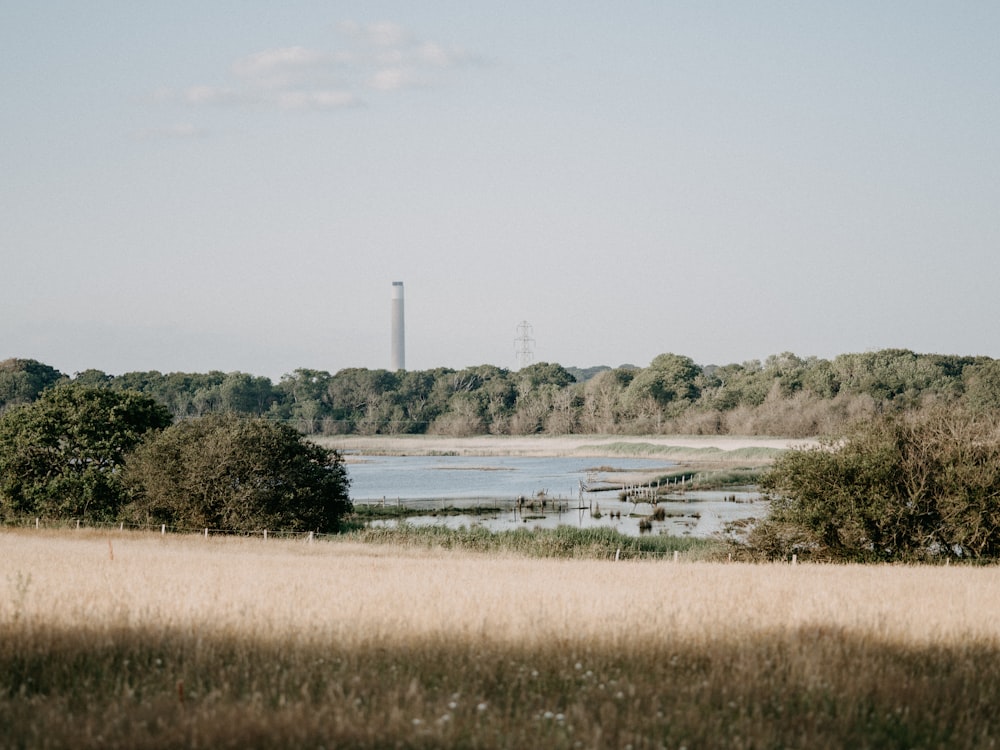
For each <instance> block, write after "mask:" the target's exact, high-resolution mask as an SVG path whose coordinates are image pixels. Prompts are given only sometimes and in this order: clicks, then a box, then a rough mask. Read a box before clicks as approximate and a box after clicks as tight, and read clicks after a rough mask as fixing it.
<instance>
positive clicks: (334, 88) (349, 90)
mask: <svg viewBox="0 0 1000 750" xmlns="http://www.w3.org/2000/svg"><path fill="white" fill-rule="evenodd" d="M474 62H475V58H474V57H473V56H472V55H469V54H468V53H466V52H464V51H462V50H459V49H455V48H450V47H446V46H444V45H442V44H439V43H437V42H433V41H428V40H426V39H421V38H419V37H417V36H415V35H414V34H412V33H410V32H409V31H408V30H406V29H405V28H403V27H402V26H400V25H399V24H395V23H389V22H381V23H369V24H360V23H356V22H354V21H344V22H341V23H339V24H337V25H336V27H335V28H334V30H333V33H332V35H331V39H330V45H329V46H328V47H321V48H310V47H303V46H291V47H276V48H272V49H265V50H261V51H259V52H255V53H253V54H249V55H247V56H246V57H242V58H240V59H238V60H236V61H234V62H233V63H232V64H231V65H230V66H229V69H228V70H227V71H222V72H220V73H221V75H220V78H221V79H222V83H219V84H210V83H194V84H192V85H190V86H187V87H184V88H179V89H161V90H159V91H157V92H156V93H155V98H156V99H157V100H159V101H164V102H173V103H180V104H185V105H189V106H192V107H203V106H209V105H226V106H239V107H255V108H259V109H271V110H327V111H329V110H339V109H344V108H347V107H356V106H359V105H361V104H364V103H365V102H366V92H379V93H387V92H393V91H399V90H402V89H413V88H422V87H429V86H435V85H439V84H440V83H441V81H442V76H443V75H444V74H445V71H447V70H449V69H453V68H458V67H461V66H465V65H469V64H471V63H474Z"/></svg>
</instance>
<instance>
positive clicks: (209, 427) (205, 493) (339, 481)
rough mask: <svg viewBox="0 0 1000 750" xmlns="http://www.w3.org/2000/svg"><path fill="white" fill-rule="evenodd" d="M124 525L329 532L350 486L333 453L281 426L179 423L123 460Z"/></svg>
mask: <svg viewBox="0 0 1000 750" xmlns="http://www.w3.org/2000/svg"><path fill="white" fill-rule="evenodd" d="M125 481H126V484H127V486H128V487H129V489H130V491H131V493H132V495H133V499H132V502H131V503H130V504H129V506H128V507H127V508H126V514H127V516H128V518H129V520H131V521H133V522H137V523H140V524H161V523H162V524H168V525H171V526H179V527H182V528H215V529H225V530H229V531H252V530H259V529H267V528H271V529H283V530H290V531H336V530H337V529H338V528H339V525H340V519H341V518H342V517H343V515H344V514H345V513H347V512H348V511H350V509H351V503H350V500H349V498H348V486H349V484H350V480H349V479H348V477H347V470H346V468H345V466H344V463H343V459H342V458H341V456H340V454H339V453H338V452H336V451H333V450H330V449H327V448H323V447H320V446H319V445H316V444H315V443H312V442H309V441H307V440H306V439H305V438H304V437H303V436H302V435H301V434H299V433H298V432H297V431H296V430H294V429H292V428H291V427H288V426H287V425H283V424H277V423H275V422H270V421H268V420H266V419H260V418H255V419H247V418H241V417H239V416H236V415H232V414H216V415H210V416H207V417H202V418H200V419H191V420H186V421H183V422H179V423H177V424H175V425H174V426H172V427H170V428H169V429H167V430H165V431H164V432H163V433H161V434H160V435H157V436H156V437H155V438H154V439H152V440H150V441H149V442H148V443H146V444H144V445H143V446H141V447H140V448H139V449H138V450H136V451H135V453H134V454H133V456H132V457H131V458H130V459H129V461H128V464H127V466H126V472H125Z"/></svg>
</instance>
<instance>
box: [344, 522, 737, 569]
mask: <svg viewBox="0 0 1000 750" xmlns="http://www.w3.org/2000/svg"><path fill="white" fill-rule="evenodd" d="M660 520H663V519H660ZM348 538H349V539H351V540H353V541H358V542H363V543H366V544H369V543H377V544H389V545H394V546H403V547H426V548H430V549H445V550H450V549H454V550H465V551H470V552H489V553H495V554H514V555H523V556H527V557H563V558H575V559H588V560H594V559H597V560H614V559H619V560H631V559H653V558H665V557H668V556H670V555H673V553H674V552H683V553H685V554H686V555H687V556H688V558H689V559H709V558H712V557H716V558H718V557H722V556H724V555H725V554H726V552H727V549H726V547H725V546H724V545H723V544H722V543H720V542H718V541H713V540H708V539H694V538H691V537H679V536H670V535H667V534H657V535H644V536H628V535H625V534H622V533H620V532H618V531H617V530H615V529H612V528H604V527H594V528H588V529H578V528H574V527H572V526H560V527H558V528H555V529H515V530H513V531H489V530H488V529H484V528H481V527H473V528H465V527H463V528H458V529H451V528H447V527H444V526H415V525H414V526H411V525H406V524H402V525H398V526H393V527H391V528H389V527H380V528H364V529H359V530H357V531H354V532H352V533H351V534H349V535H348Z"/></svg>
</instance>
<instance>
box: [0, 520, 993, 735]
mask: <svg viewBox="0 0 1000 750" xmlns="http://www.w3.org/2000/svg"><path fill="white" fill-rule="evenodd" d="M2 537H3V538H2V543H3V548H4V575H3V576H2V577H0V726H3V728H4V730H3V740H2V743H0V744H3V745H4V746H7V747H49V748H64V747H65V748H69V747H72V748H82V749H87V748H134V747H142V748H158V747H194V746H200V747H213V748H244V747H273V748H299V747H321V746H322V747H358V748H382V747H403V748H407V747H413V748H431V747H480V748H521V747H546V748H623V747H628V746H631V747H634V748H657V747H667V748H680V747H688V748H696V747H712V748H734V749H735V748H748V747H809V748H818V749H819V750H823V749H825V748H842V747H881V748H916V747H990V746H993V745H995V744H996V742H997V741H998V734H1000V718H998V715H997V712H996V709H995V707H996V705H997V703H998V701H1000V672H998V671H997V670H996V669H995V664H996V662H997V659H998V658H1000V625H998V623H1000V598H998V597H996V596H994V592H995V591H996V589H997V586H998V585H1000V580H998V576H1000V570H998V569H997V568H995V567H980V568H969V567H965V566H959V565H952V566H950V567H944V566H940V567H908V566H878V567H872V566H868V567H860V566H852V565H843V566H818V565H798V566H791V565H743V564H726V563H698V562H694V563H692V562H688V561H687V557H686V555H683V554H682V555H681V556H680V561H679V562H677V563H674V562H672V561H666V562H656V561H623V562H618V563H615V562H612V561H610V560H593V561H586V560H572V561H567V560H559V559H551V560H541V559H533V558H526V557H521V556H514V555H510V554H505V553H503V554H501V553H486V554H479V553H477V554H473V553H468V552H460V551H456V550H450V551H444V550H442V549H440V548H438V547H436V546H421V545H406V546H400V545H398V544H382V545H370V544H363V545H362V544H357V543H355V542H345V541H339V542H314V543H312V544H309V543H307V542H305V541H297V542H291V541H275V540H269V541H267V542H265V541H263V540H261V539H254V540H250V539H237V538H232V537H230V538H210V539H207V540H206V539H204V538H201V537H197V536H192V537H187V538H180V537H176V536H168V537H166V538H165V539H164V538H161V537H160V536H159V535H153V536H149V535H141V534H128V533H126V534H117V533H115V534H111V535H109V534H105V533H100V534H99V533H91V532H84V531H81V532H61V533H58V534H49V533H46V532H35V531H30V532H29V531H23V532H11V531H5V532H2Z"/></svg>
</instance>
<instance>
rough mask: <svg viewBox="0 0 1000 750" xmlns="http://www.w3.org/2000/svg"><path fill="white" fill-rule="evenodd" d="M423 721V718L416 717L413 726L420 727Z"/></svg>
mask: <svg viewBox="0 0 1000 750" xmlns="http://www.w3.org/2000/svg"><path fill="white" fill-rule="evenodd" d="M423 723H424V720H423V719H414V720H413V726H415V727H419V726H420V725H421V724H423Z"/></svg>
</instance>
